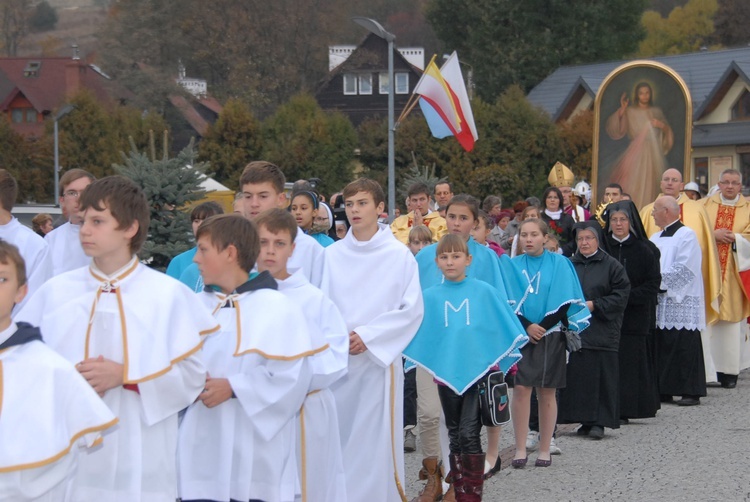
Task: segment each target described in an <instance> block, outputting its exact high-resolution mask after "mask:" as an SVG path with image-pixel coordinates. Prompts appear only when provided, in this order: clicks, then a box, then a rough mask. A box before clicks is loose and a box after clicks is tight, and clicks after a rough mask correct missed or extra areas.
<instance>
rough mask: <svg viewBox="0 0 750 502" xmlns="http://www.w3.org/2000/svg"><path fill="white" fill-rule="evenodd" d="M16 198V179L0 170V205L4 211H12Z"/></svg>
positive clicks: (5, 171)
mask: <svg viewBox="0 0 750 502" xmlns="http://www.w3.org/2000/svg"><path fill="white" fill-rule="evenodd" d="M16 197H18V183H16V179H15V178H14V177H13V175H12V174H10V173H9V172H8V171H7V170H5V169H0V205H2V206H3V209H5V210H6V211H12V210H13V205H14V204H15V203H16Z"/></svg>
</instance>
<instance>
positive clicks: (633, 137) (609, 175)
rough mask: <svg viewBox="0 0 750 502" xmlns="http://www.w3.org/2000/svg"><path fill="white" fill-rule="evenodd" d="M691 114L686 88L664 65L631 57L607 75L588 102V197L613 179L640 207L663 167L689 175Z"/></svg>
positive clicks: (651, 196) (654, 194)
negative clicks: (590, 130) (590, 141)
mask: <svg viewBox="0 0 750 502" xmlns="http://www.w3.org/2000/svg"><path fill="white" fill-rule="evenodd" d="M691 116H692V104H691V101H690V92H689V90H688V88H687V86H686V85H685V82H684V81H683V80H682V78H680V76H679V75H678V74H677V73H676V72H675V71H674V70H672V69H671V68H669V67H668V66H665V65H663V64H661V63H657V62H655V61H634V62H632V63H627V64H624V65H622V66H620V67H619V68H617V69H615V70H614V71H613V72H612V73H610V74H609V75H608V76H607V78H605V79H604V81H603V82H602V85H601V87H600V88H599V91H598V92H597V95H596V100H595V102H594V151H593V159H592V182H593V187H592V188H593V190H594V194H593V196H594V200H595V201H599V199H598V198H597V197H598V196H597V194H603V193H604V188H605V187H606V186H607V185H608V184H610V183H618V184H619V185H620V186H622V190H623V192H624V193H627V194H629V195H630V197H631V198H632V200H633V202H635V204H636V205H637V206H638V207H639V208H641V207H643V206H645V205H646V204H649V203H650V202H653V201H654V199H656V197H657V196H658V195H659V182H660V180H661V176H662V174H663V173H664V171H666V170H667V169H669V168H675V169H677V170H678V171H680V172H681V173H682V174H683V179H690V176H689V175H690V172H689V170H690V155H689V153H690V136H691V130H692V121H691ZM599 202H601V201H599Z"/></svg>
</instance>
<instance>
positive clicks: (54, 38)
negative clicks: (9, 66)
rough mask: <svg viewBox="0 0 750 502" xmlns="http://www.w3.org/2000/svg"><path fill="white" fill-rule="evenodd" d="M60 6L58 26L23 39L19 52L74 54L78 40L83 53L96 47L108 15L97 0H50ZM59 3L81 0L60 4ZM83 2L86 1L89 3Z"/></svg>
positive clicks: (43, 54)
mask: <svg viewBox="0 0 750 502" xmlns="http://www.w3.org/2000/svg"><path fill="white" fill-rule="evenodd" d="M48 1H49V3H50V4H51V5H53V6H55V8H56V9H57V15H58V18H59V19H58V22H57V27H56V28H55V29H54V30H52V31H45V32H42V33H31V34H29V35H28V36H27V37H26V38H25V39H24V41H23V43H22V45H21V50H20V51H19V54H18V55H19V56H72V54H73V52H72V50H71V48H70V46H71V45H72V44H74V43H75V44H77V45H78V47H79V51H80V54H81V56H82V57H85V56H86V55H87V54H89V53H90V52H94V51H95V50H96V33H97V32H98V31H99V28H100V27H101V25H102V24H103V23H104V21H105V20H106V18H107V11H106V9H105V8H103V7H97V6H93V5H92V4H94V3H101V1H98V2H97V1H94V0H48ZM57 4H77V5H73V6H69V7H59V6H58V5H57ZM83 4H86V5H85V6H84V5H83Z"/></svg>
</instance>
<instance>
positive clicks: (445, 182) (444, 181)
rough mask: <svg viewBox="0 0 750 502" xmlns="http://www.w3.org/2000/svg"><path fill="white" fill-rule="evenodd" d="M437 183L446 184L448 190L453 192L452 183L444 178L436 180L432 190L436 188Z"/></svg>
mask: <svg viewBox="0 0 750 502" xmlns="http://www.w3.org/2000/svg"><path fill="white" fill-rule="evenodd" d="M438 185H448V191H449V192H450V193H453V185H451V184H450V182H449V181H446V180H440V181H438V182H437V183H435V187H434V190H437V186H438Z"/></svg>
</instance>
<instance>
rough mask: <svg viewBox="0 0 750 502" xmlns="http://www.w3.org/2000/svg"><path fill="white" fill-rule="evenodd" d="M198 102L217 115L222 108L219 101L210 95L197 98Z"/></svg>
mask: <svg viewBox="0 0 750 502" xmlns="http://www.w3.org/2000/svg"><path fill="white" fill-rule="evenodd" d="M198 102H199V103H200V104H202V105H203V106H205V107H206V108H208V109H209V110H211V111H212V112H214V113H215V114H217V115H219V114H220V113H221V111H222V110H223V109H224V107H223V106H221V103H219V101H218V100H217V99H216V98H214V97H211V96H206V97H203V98H198Z"/></svg>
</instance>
